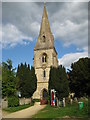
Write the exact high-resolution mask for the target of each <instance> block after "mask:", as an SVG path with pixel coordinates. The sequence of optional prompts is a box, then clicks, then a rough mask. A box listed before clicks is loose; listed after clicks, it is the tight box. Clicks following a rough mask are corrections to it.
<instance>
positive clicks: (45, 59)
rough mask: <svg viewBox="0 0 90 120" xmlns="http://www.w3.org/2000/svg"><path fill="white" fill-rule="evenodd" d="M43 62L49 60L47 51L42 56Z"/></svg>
mask: <svg viewBox="0 0 90 120" xmlns="http://www.w3.org/2000/svg"><path fill="white" fill-rule="evenodd" d="M42 62H43V63H46V62H47V55H46V53H44V54H43V56H42Z"/></svg>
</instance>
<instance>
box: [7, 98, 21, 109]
mask: <svg viewBox="0 0 90 120" xmlns="http://www.w3.org/2000/svg"><path fill="white" fill-rule="evenodd" d="M17 106H19V98H18V97H16V96H10V97H8V107H17Z"/></svg>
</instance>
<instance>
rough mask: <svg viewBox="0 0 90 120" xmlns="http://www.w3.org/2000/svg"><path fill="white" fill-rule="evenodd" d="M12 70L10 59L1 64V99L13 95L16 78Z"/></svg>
mask: <svg viewBox="0 0 90 120" xmlns="http://www.w3.org/2000/svg"><path fill="white" fill-rule="evenodd" d="M14 70H15V69H13V68H12V61H11V60H10V59H8V60H7V61H6V62H3V63H2V97H5V96H7V97H8V96H12V95H15V92H16V77H15V72H14Z"/></svg>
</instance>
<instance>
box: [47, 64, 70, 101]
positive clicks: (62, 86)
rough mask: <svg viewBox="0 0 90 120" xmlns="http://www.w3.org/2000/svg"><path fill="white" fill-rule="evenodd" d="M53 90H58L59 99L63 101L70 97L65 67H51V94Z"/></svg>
mask: <svg viewBox="0 0 90 120" xmlns="http://www.w3.org/2000/svg"><path fill="white" fill-rule="evenodd" d="M51 89H55V90H56V96H57V97H58V99H62V98H64V97H67V96H68V94H69V85H68V80H67V74H66V71H65V68H64V67H62V66H58V68H54V67H51V69H50V76H49V92H50V90H51Z"/></svg>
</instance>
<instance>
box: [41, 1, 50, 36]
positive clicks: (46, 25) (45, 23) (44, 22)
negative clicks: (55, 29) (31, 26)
mask: <svg viewBox="0 0 90 120" xmlns="http://www.w3.org/2000/svg"><path fill="white" fill-rule="evenodd" d="M45 32H49V33H51V30H50V25H49V21H48V16H47V10H46V3H44V10H43V16H42V21H41V28H40V34H42V33H45Z"/></svg>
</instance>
